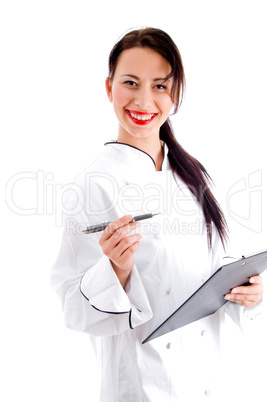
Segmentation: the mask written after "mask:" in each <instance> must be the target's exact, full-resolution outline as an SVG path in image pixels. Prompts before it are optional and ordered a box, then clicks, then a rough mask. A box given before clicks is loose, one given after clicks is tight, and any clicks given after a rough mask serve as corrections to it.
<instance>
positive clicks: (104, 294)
mask: <svg viewBox="0 0 267 402" xmlns="http://www.w3.org/2000/svg"><path fill="white" fill-rule="evenodd" d="M80 290H81V293H82V294H83V296H84V297H85V298H86V299H87V300H88V301H89V303H90V304H91V306H92V307H94V308H95V309H96V310H98V311H100V312H102V313H107V314H127V313H128V314H129V326H130V327H131V328H134V327H136V326H137V325H140V324H143V323H144V322H146V321H148V320H150V319H151V318H152V311H151V308H150V305H149V301H148V298H147V295H146V292H145V289H144V287H143V284H142V281H141V279H140V276H139V274H138V271H137V269H136V267H134V268H133V270H132V273H131V276H130V278H129V280H128V282H127V285H126V288H125V290H124V289H123V287H122V286H121V284H120V282H119V280H118V278H117V275H116V274H115V272H114V270H113V268H112V266H111V264H110V261H109V259H108V258H107V257H106V256H103V257H102V258H101V260H100V261H99V262H98V263H97V264H96V265H94V266H93V267H92V268H91V269H89V270H88V271H87V272H86V274H85V275H84V276H83V277H82V279H81V284H80Z"/></svg>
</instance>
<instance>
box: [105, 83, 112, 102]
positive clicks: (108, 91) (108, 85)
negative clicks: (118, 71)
mask: <svg viewBox="0 0 267 402" xmlns="http://www.w3.org/2000/svg"><path fill="white" fill-rule="evenodd" d="M105 84H106V91H107V95H108V98H109V100H110V102H112V101H113V97H112V81H111V79H110V78H108V77H107V78H106V82H105Z"/></svg>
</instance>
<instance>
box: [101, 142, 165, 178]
mask: <svg viewBox="0 0 267 402" xmlns="http://www.w3.org/2000/svg"><path fill="white" fill-rule="evenodd" d="M105 145H106V146H109V147H112V148H113V149H114V150H116V152H117V157H118V158H119V159H120V160H122V161H125V162H127V164H131V163H132V164H133V165H134V166H138V167H141V168H142V169H149V170H151V171H155V168H156V163H155V161H154V159H153V158H152V157H151V156H150V155H149V154H148V153H146V152H145V151H142V150H141V149H139V148H136V147H134V146H133V145H129V144H125V143H123V142H117V141H111V142H106V143H105ZM163 151H164V158H163V162H162V165H161V170H169V169H170V165H169V161H168V157H167V155H168V148H167V145H166V144H165V143H163Z"/></svg>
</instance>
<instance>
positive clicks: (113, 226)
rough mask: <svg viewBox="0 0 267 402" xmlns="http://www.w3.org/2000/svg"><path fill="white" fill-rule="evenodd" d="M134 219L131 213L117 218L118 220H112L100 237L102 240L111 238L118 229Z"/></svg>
mask: <svg viewBox="0 0 267 402" xmlns="http://www.w3.org/2000/svg"><path fill="white" fill-rule="evenodd" d="M132 219H133V217H132V216H131V215H125V216H123V217H121V218H119V219H117V220H116V221H113V222H111V223H110V224H109V225H108V226H107V227H106V229H105V230H104V232H103V234H102V236H101V238H100V239H101V241H105V240H107V239H109V238H110V237H111V236H112V235H113V233H114V232H115V231H116V230H118V229H119V228H121V227H123V226H125V225H127V224H128V223H129V222H131V220H132Z"/></svg>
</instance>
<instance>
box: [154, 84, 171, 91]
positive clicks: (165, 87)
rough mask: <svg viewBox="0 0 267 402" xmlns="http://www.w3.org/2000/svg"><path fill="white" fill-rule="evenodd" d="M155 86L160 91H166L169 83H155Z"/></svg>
mask: <svg viewBox="0 0 267 402" xmlns="http://www.w3.org/2000/svg"><path fill="white" fill-rule="evenodd" d="M155 88H156V89H157V90H159V91H166V90H167V89H168V88H167V85H163V84H157V85H155Z"/></svg>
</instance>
